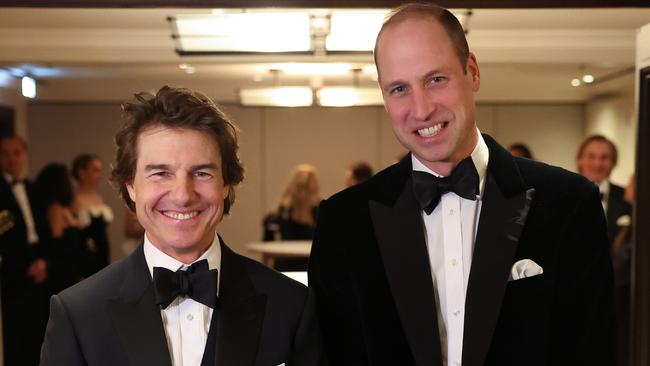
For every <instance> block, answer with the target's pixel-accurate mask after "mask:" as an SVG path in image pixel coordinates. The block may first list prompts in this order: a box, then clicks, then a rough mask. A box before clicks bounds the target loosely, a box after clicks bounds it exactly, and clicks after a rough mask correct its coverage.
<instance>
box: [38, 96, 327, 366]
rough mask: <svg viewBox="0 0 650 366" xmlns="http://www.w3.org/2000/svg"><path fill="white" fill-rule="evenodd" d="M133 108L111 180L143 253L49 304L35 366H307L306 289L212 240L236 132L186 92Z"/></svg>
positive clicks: (310, 350) (310, 345)
mask: <svg viewBox="0 0 650 366" xmlns="http://www.w3.org/2000/svg"><path fill="white" fill-rule="evenodd" d="M136 98H137V101H135V102H133V103H128V104H126V105H125V106H124V110H125V113H126V116H127V121H126V123H125V124H124V126H123V127H122V129H121V130H120V131H119V132H118V133H117V135H116V138H115V140H116V143H117V157H116V164H115V168H114V170H113V180H114V182H115V184H116V186H118V187H119V188H120V193H121V195H122V197H123V198H124V200H125V202H126V203H127V205H128V206H129V208H131V209H132V210H134V211H135V212H136V214H137V216H138V220H139V221H140V223H141V224H142V226H143V227H144V229H145V238H144V243H143V245H141V246H139V247H138V248H137V249H136V250H135V251H134V253H133V254H131V255H130V256H129V257H127V258H126V259H124V260H122V261H119V262H117V263H115V264H112V265H110V266H108V267H107V268H105V269H104V270H101V271H100V272H98V273H96V274H95V275H93V276H91V277H89V278H88V279H86V280H84V281H82V282H81V283H79V284H77V285H75V286H73V287H71V288H69V289H67V290H65V291H63V292H62V293H60V294H59V295H55V296H53V297H52V300H51V313H50V321H49V323H48V327H47V332H46V335H45V341H44V342H43V349H42V353H41V365H44V366H50V365H51V366H54V365H57V366H58V365H134V366H135V365H138V366H139V365H156V366H164V365H176V366H178V365H185V366H192V365H195V366H198V365H202V366H206V365H219V366H227V365H233V366H245V365H250V366H253V365H265V366H266V365H279V364H286V365H316V364H319V361H320V360H321V356H322V355H321V347H320V334H319V330H318V326H317V322H316V319H315V315H314V313H313V304H312V298H311V296H310V294H309V292H308V290H307V289H306V288H305V287H304V286H303V285H301V284H299V283H297V282H295V281H293V280H290V279H289V278H287V277H284V276H282V275H281V274H279V273H277V272H274V271H273V270H271V269H268V268H266V267H264V266H263V265H262V264H260V263H258V262H255V261H252V260H250V259H247V258H244V257H242V256H239V255H237V254H235V253H234V252H233V251H231V250H230V249H229V248H228V247H227V246H226V244H225V243H224V242H223V240H221V238H220V237H219V236H218V235H217V234H216V228H217V224H218V223H219V222H220V221H221V219H222V216H223V215H224V214H228V212H229V210H230V208H231V206H232V204H233V203H234V199H235V196H234V193H235V191H234V188H235V186H236V185H237V184H238V183H240V182H241V181H242V179H243V168H242V166H241V163H240V162H239V158H238V157H237V150H238V145H237V136H236V127H235V126H234V125H233V124H231V122H230V121H229V120H228V118H227V117H226V116H225V115H224V114H223V113H222V112H221V111H220V110H219V109H218V107H217V106H215V105H214V104H213V103H212V102H211V101H210V100H209V99H208V98H207V97H205V96H203V95H202V94H199V93H194V92H192V91H190V90H186V89H176V88H171V87H163V88H161V89H160V90H159V91H158V93H157V94H156V95H155V96H153V95H149V94H144V93H143V94H138V95H136ZM152 278H153V281H152Z"/></svg>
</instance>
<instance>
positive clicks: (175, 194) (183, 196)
mask: <svg viewBox="0 0 650 366" xmlns="http://www.w3.org/2000/svg"><path fill="white" fill-rule="evenodd" d="M195 196H196V192H195V191H194V181H193V180H192V179H191V178H190V177H188V176H186V175H179V176H177V177H176V179H175V180H174V183H173V186H172V189H171V192H170V198H171V200H172V202H173V203H174V204H175V205H177V206H181V207H182V206H188V205H190V204H191V203H192V202H193V200H194V197H195Z"/></svg>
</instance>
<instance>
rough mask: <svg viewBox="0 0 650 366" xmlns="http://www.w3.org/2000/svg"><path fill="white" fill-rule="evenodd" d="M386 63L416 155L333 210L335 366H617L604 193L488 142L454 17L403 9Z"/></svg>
mask: <svg viewBox="0 0 650 366" xmlns="http://www.w3.org/2000/svg"><path fill="white" fill-rule="evenodd" d="M375 60H376V63H377V69H378V72H379V85H380V87H381V89H382V92H383V96H384V103H385V107H386V110H387V112H388V114H389V115H390V117H391V121H392V127H393V131H394V133H395V135H396V137H397V139H398V140H399V141H400V143H401V144H402V145H404V146H405V147H406V148H407V149H408V150H409V151H410V152H411V153H410V154H409V155H408V156H407V157H406V158H404V159H403V160H402V161H400V162H399V163H397V164H396V165H393V166H391V167H389V168H387V169H385V170H384V171H382V172H379V173H377V174H376V175H375V176H374V177H373V178H371V179H370V180H368V181H367V182H365V183H362V184H360V185H358V186H354V187H352V188H350V189H348V190H345V191H343V192H341V193H338V194H336V195H334V196H333V197H331V198H329V199H327V200H326V201H324V202H323V203H322V204H321V207H320V211H319V219H318V224H317V228H316V232H315V238H314V244H313V248H312V253H311V261H310V264H309V285H310V286H313V287H314V289H315V291H316V304H317V313H318V315H319V318H320V321H321V325H322V327H323V334H324V340H325V346H326V350H327V354H328V357H329V358H330V362H332V364H335V365H419V366H424V365H448V366H452V365H461V364H462V365H467V366H479V365H499V366H503V365H527V366H528V365H567V364H580V365H613V364H614V339H613V337H614V310H613V296H612V292H613V291H612V268H611V262H610V257H609V250H608V246H607V235H606V227H605V218H604V215H603V211H602V209H601V207H600V201H599V199H598V190H597V187H596V186H595V185H594V184H592V183H591V182H589V181H587V180H586V179H584V178H583V177H581V176H579V175H577V174H573V173H570V172H568V171H565V170H563V169H560V168H556V167H552V166H549V165H545V164H543V163H539V162H535V161H532V160H528V159H520V158H515V157H513V156H512V155H510V154H509V153H508V152H507V151H506V150H505V149H503V148H502V147H501V146H500V145H499V144H498V143H497V142H496V141H494V140H493V139H492V138H490V137H489V136H487V135H481V134H479V133H478V130H477V128H476V122H475V103H474V96H473V95H474V93H475V92H477V91H478V90H479V86H480V72H479V67H478V63H477V61H476V57H475V56H474V55H473V54H471V53H469V51H468V47H467V42H466V40H465V35H464V32H463V29H462V27H461V26H460V24H459V23H458V20H457V19H456V18H455V17H454V16H453V14H451V13H450V12H449V11H447V10H444V9H442V8H439V7H437V6H435V5H431V4H408V5H404V6H402V7H400V8H399V9H398V10H397V11H396V12H394V13H392V15H391V17H390V18H389V19H388V20H387V21H386V22H385V23H384V25H383V27H382V30H381V31H380V33H379V36H378V39H377V43H376V47H375ZM436 176H441V177H444V178H438V177H436Z"/></svg>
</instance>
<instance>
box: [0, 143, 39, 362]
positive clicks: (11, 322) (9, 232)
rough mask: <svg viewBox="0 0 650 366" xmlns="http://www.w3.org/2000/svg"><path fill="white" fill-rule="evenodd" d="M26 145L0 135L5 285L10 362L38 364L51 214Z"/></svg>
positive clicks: (0, 277)
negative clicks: (29, 173) (30, 170)
mask: <svg viewBox="0 0 650 366" xmlns="http://www.w3.org/2000/svg"><path fill="white" fill-rule="evenodd" d="M27 159H28V157H27V145H26V144H25V141H24V140H23V139H22V138H20V137H18V136H5V137H2V138H0V170H1V171H2V177H1V178H0V257H2V261H1V264H0V266H1V269H0V287H2V321H3V329H2V330H3V340H4V359H5V363H4V364H5V366H14V365H21V366H22V365H37V364H38V350H39V348H40V344H41V342H42V341H43V332H44V331H45V324H46V323H47V311H48V310H47V309H48V298H49V296H50V291H49V276H48V265H49V263H48V262H49V261H48V254H49V253H48V250H47V245H46V243H47V239H48V237H47V232H48V228H47V219H46V217H45V209H44V207H42V206H41V205H40V204H39V200H38V196H37V192H35V191H34V189H33V186H32V184H31V183H30V182H29V181H28V180H27V179H26V178H25V170H26V169H27Z"/></svg>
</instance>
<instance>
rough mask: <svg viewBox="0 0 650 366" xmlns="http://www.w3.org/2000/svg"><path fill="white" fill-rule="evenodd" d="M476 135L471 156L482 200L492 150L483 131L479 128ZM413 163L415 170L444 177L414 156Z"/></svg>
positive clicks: (412, 156)
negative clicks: (484, 138) (482, 133)
mask: <svg viewBox="0 0 650 366" xmlns="http://www.w3.org/2000/svg"><path fill="white" fill-rule="evenodd" d="M476 134H477V135H478V138H477V141H476V146H474V150H472V153H471V154H470V156H471V157H472V162H473V163H474V166H475V167H476V172H477V173H478V178H479V199H480V198H481V197H483V191H484V190H485V176H486V173H487V166H488V161H489V160H490V150H489V149H488V147H487V144H486V143H485V140H483V136H482V135H481V131H479V129H478V128H477V129H476ZM411 162H412V164H413V170H417V171H421V172H426V173H429V174H433V175H435V176H436V177H442V175H440V174H438V173H436V172H434V171H433V170H431V169H429V168H428V167H426V166H425V165H424V164H423V163H422V162H420V160H418V158H416V157H415V155H413V154H411Z"/></svg>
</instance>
